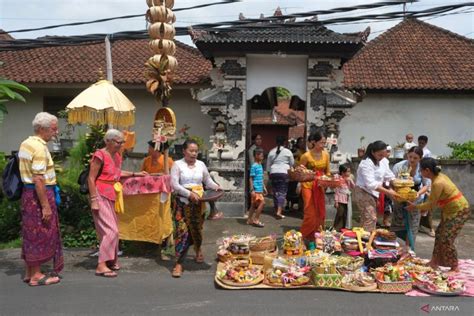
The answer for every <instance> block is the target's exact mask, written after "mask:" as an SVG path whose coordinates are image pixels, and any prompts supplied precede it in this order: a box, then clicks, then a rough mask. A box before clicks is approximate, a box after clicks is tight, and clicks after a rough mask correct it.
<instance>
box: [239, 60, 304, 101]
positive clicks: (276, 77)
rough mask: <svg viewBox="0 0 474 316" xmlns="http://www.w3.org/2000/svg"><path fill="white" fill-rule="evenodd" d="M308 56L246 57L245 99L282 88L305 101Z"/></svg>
mask: <svg viewBox="0 0 474 316" xmlns="http://www.w3.org/2000/svg"><path fill="white" fill-rule="evenodd" d="M307 71H308V56H289V55H288V56H286V55H285V57H278V56H274V55H254V54H251V55H248V56H247V99H248V100H249V99H251V98H252V97H254V96H255V95H256V94H261V93H262V92H263V91H265V89H267V88H271V87H283V88H286V89H288V90H289V91H290V92H291V94H292V95H297V96H298V97H300V99H302V100H306V76H307Z"/></svg>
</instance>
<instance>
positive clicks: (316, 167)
mask: <svg viewBox="0 0 474 316" xmlns="http://www.w3.org/2000/svg"><path fill="white" fill-rule="evenodd" d="M300 165H303V166H305V167H306V168H307V169H310V170H313V171H315V172H317V171H320V172H324V173H325V174H326V175H328V176H330V175H331V170H330V167H329V154H328V152H327V151H325V150H323V151H322V152H321V159H315V158H314V157H313V154H312V153H311V151H307V152H305V153H304V154H303V155H301V158H300ZM302 186H303V188H306V189H311V188H312V187H313V182H312V181H310V182H303V183H302Z"/></svg>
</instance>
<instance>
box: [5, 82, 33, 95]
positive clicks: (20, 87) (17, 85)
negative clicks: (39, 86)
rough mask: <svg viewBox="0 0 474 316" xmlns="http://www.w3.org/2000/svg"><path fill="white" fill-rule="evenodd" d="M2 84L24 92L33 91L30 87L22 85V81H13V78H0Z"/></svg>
mask: <svg viewBox="0 0 474 316" xmlns="http://www.w3.org/2000/svg"><path fill="white" fill-rule="evenodd" d="M0 86H5V87H8V88H10V89H15V90H19V91H22V92H28V93H29V92H31V91H30V89H28V87H26V86H24V85H22V84H21V83H18V82H16V81H13V80H8V79H1V78H0Z"/></svg>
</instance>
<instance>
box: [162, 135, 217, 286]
mask: <svg viewBox="0 0 474 316" xmlns="http://www.w3.org/2000/svg"><path fill="white" fill-rule="evenodd" d="M198 152H199V147H198V144H197V143H196V141H194V140H189V139H188V140H186V141H185V142H184V144H183V154H184V158H183V159H180V160H178V161H175V163H174V164H173V168H171V183H172V185H173V189H174V191H175V193H176V199H175V207H174V221H175V236H174V240H175V252H176V264H175V266H174V268H173V271H172V274H171V275H172V276H173V277H175V278H179V277H181V274H182V273H183V266H182V263H183V261H184V258H185V257H186V254H187V252H188V249H189V246H191V245H194V250H195V251H196V258H195V260H196V262H197V263H203V262H204V256H203V254H202V250H201V244H202V228H203V223H204V215H205V214H204V213H205V203H204V202H202V201H201V197H202V195H203V193H204V190H203V184H204V185H205V186H206V187H207V188H210V189H213V190H216V191H217V190H221V188H220V187H219V185H217V184H216V183H215V182H214V181H213V180H212V179H211V176H210V175H209V171H208V170H207V167H206V165H205V164H204V163H203V162H202V161H200V160H197V155H198Z"/></svg>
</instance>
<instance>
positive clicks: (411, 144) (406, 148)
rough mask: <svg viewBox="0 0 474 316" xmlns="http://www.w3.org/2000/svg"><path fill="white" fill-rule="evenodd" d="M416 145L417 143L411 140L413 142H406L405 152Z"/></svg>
mask: <svg viewBox="0 0 474 316" xmlns="http://www.w3.org/2000/svg"><path fill="white" fill-rule="evenodd" d="M415 146H416V143H414V142H411V143H409V142H406V143H405V144H404V145H403V150H404V151H405V153H407V152H408V151H409V150H410V148H412V147H415Z"/></svg>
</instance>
